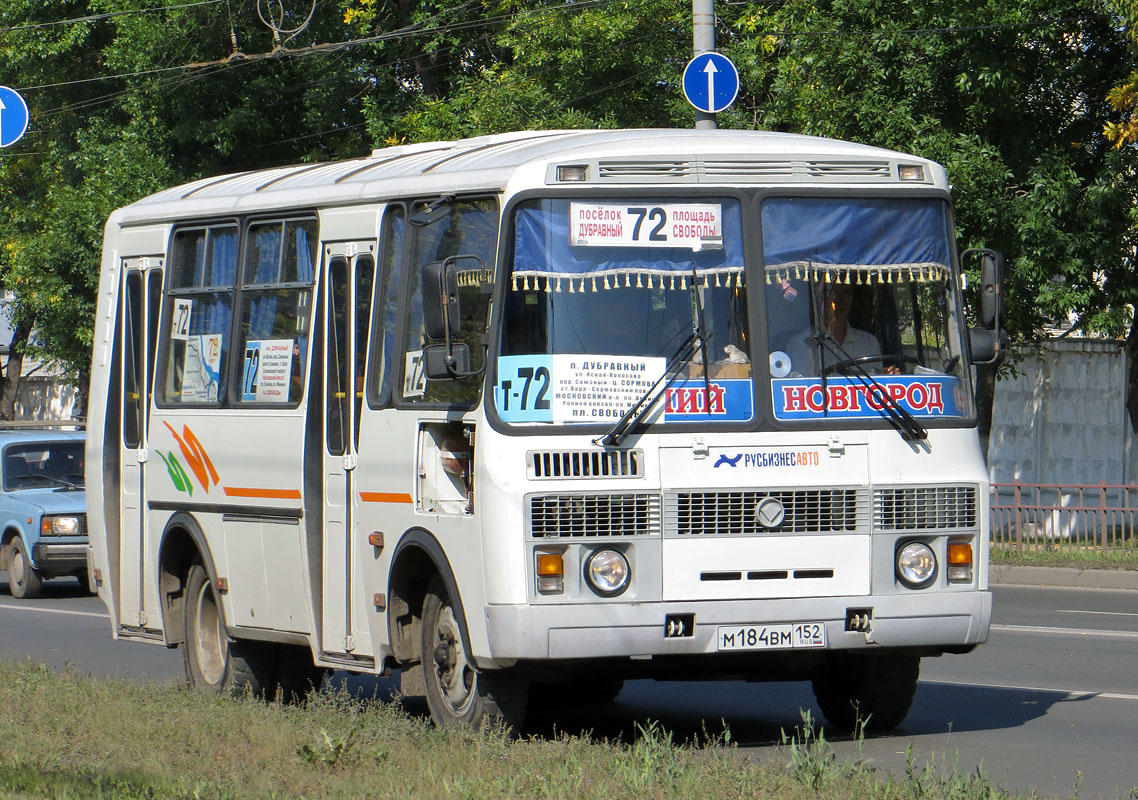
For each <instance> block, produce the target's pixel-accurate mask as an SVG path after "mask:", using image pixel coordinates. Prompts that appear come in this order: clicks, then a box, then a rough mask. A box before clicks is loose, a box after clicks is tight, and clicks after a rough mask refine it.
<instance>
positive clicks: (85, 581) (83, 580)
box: [75, 569, 95, 594]
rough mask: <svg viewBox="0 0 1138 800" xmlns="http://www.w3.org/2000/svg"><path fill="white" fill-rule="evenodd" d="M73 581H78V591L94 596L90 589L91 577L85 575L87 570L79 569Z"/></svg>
mask: <svg viewBox="0 0 1138 800" xmlns="http://www.w3.org/2000/svg"><path fill="white" fill-rule="evenodd" d="M75 579H76V580H77V581H79V588H80V589H82V590H83V591H84V592H86V593H87V594H95V591H93V589H92V587H91V576H90V575H89V574H88V573H87V570H85V569H81V570H79V571H78V572H76V573H75Z"/></svg>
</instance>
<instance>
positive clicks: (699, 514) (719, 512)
mask: <svg viewBox="0 0 1138 800" xmlns="http://www.w3.org/2000/svg"><path fill="white" fill-rule="evenodd" d="M768 497H773V498H775V499H777V500H778V501H779V503H781V505H782V508H783V516H782V519H781V521H780V522H779V523H778V524H776V525H774V526H773V527H767V526H765V525H763V524H761V523H760V522H759V519H758V514H757V513H756V511H757V508H758V505H759V503H760V502H761V501H763V500H764V499H766V498H768ZM860 519H862V513H861V509H860V508H859V493H858V491H857V490H856V489H788V490H785V491H766V490H764V491H750V492H674V493H670V494H669V495H668V499H667V508H666V513H665V528H666V530H667V531H668V533H669V534H676V535H679V536H707V535H714V536H732V535H735V536H739V535H752V534H760V535H761V534H771V533H831V532H843V533H844V532H849V531H856V530H857V529H858V521H859V520H860ZM867 521H868V520H867Z"/></svg>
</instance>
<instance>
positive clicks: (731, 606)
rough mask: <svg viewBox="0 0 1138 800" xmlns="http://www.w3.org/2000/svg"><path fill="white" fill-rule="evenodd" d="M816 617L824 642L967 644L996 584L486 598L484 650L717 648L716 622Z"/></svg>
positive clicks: (984, 618) (494, 655)
mask: <svg viewBox="0 0 1138 800" xmlns="http://www.w3.org/2000/svg"><path fill="white" fill-rule="evenodd" d="M849 609H872V611H873V622H872V625H871V627H870V629H869V631H868V632H865V633H862V632H851V631H847V630H846V615H847V611H848V610H849ZM678 614H694V615H695V627H694V629H693V630H692V635H690V636H685V637H681V638H668V637H666V636H665V617H666V616H667V615H678ZM796 622H822V623H824V624H825V626H826V639H827V642H828V645H827V647H828V649H830V650H856V649H862V650H864V649H869V648H917V649H923V650H927V651H947V650H959V649H966V648H968V647H970V646H973V645H976V644H980V643H982V642H985V641H987V639H988V628H989V626H990V625H991V622H992V594H991V592H986V591H968V592H939V593H936V592H933V593H928V594H916V593H914V594H905V595H889V596H878V597H872V596H871V597H866V596H851V597H822V598H794V599H784V600H732V601H729V602H725V601H722V600H715V601H700V602H675V603H619V602H614V603H591V604H574V605H559V606H552V605H542V606H536V605H524V606H489V607H488V608H487V609H486V624H487V633H488V636H489V643H490V651H491V652H490V660H491V661H493V662H498V663H508V662H511V661H515V660H531V659H532V660H547V659H582V658H613V657H615V658H620V657H625V658H628V657H638V656H639V657H645V656H691V655H700V654H714V653H716V652H717V648H716V645H717V642H716V628H717V627H718V626H719V625H728V626H730V625H755V624H764V625H770V624H778V623H796Z"/></svg>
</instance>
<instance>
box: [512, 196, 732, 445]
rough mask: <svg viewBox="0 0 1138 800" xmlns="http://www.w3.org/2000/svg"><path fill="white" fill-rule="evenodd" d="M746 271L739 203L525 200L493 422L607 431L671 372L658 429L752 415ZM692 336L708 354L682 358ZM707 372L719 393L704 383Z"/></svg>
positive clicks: (518, 218)
mask: <svg viewBox="0 0 1138 800" xmlns="http://www.w3.org/2000/svg"><path fill="white" fill-rule="evenodd" d="M743 264H744V261H743V235H742V219H741V211H740V205H739V203H738V201H736V200H734V199H725V198H698V199H691V200H685V199H678V198H670V199H662V198H651V197H646V198H638V199H636V200H625V199H621V200H602V199H598V200H596V201H590V200H567V199H541V200H532V201H529V202H526V203H523V204H521V205H520V206H519V207H518V208H517V209H516V211H515V213H514V238H513V264H512V272H511V274H510V277H509V279H508V280H509V285H508V287H507V291H506V302H505V309H504V312H503V323H502V329H501V341H500V344H499V351H498V361H497V365H496V366H497V377H496V383H495V387H494V388H495V392H494V394H495V404H496V409H497V412H498V415H499V416H500V417H501V418H502V419H503V420H505V421H507V422H513V423H551V422H552V423H594V424H595V423H604V422H608V423H612V422H614V421H615V420H617V419H619V418H620V416H621V415H622V414H624V413H625V412H626V411H627V410H628V409H629V408H630V407H632V406H633V405H634V404H635V403H636V402H637V401H638V400H639V399H640V398H641V397H642V396H643V395H644V394H645V392H646V391H647V390H649V389H650V388H651V387H652V386H653V384H654V383H656V382H657V381H658V380H659V379H661V377H662V376H664V375H665V373H667V371H668V370H669V368H674V369H678V370H679V372H678V374H677V375H676V376H675V380H673V381H672V382H671V384H670V385H669V386H667V387H664V386H660V389H661V393H662V394H663V398H664V402H662V403H659V404H657V406H656V408H655V409H654V413H655V414H656V415H657V416H656V417H654V420H655V421H665V422H689V421H704V422H706V421H708V420H709V419H715V420H735V421H744V420H748V419H750V418H751V417H752V415H753V399H752V398H753V392H752V389H751V381H750V377H751V356H750V336H749V333H748V330H747V294H746V281H745V279H744V271H743ZM693 332H698V333H699V334H700V336H701V337H702V339H703V342H704V345H703V346H702V347H697V349H696V351H695V353H694V356H693V357H691V358H687V359H683V358H681V357H680V351H681V350H683V349H684V345H685V343H688V342H689V341H690V339H691V337H692V334H693ZM681 362H683V363H681ZM705 363H707V364H710V380H711V381H714V383H710V382H708V381H705V379H704V376H705V370H704V364H705ZM680 367H682V369H679V368H680Z"/></svg>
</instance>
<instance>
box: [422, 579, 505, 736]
mask: <svg viewBox="0 0 1138 800" xmlns="http://www.w3.org/2000/svg"><path fill="white" fill-rule="evenodd" d="M420 652H421V654H422V659H423V676H424V679H425V683H426V689H427V707H428V708H429V709H430V711H431V718H432V719H433V720H434V721H435V724H436V725H439V726H440V727H453V726H462V725H465V726H469V727H473V728H478V727H480V726H482V725H487V724H490V725H493V724H503V725H506V726H508V727H513V726H516V725H518V724H520V723H521V721H522V719H523V718H524V717H525V712H526V700H527V690H528V686H527V684H526V682H525V681H523V680H518V679H511V676H510V674H509V673H506V672H501V671H498V672H489V671H480V670H478V669H477V668H476V667H475V666H474V663H473V662H472V661H471V659H470V654H469V653H467V652H466V647H465V646H464V645H463V642H462V631H461V628H460V626H459V622H458V617H457V616H456V613H455V606H454V603H453V602H452V601H451V599H450V596H449V595H448V593H447V590H446V587H445V586H444V585H443V583H442V581H441V580H438V579H437V578H436V579H435V580H434V581H432V582H431V585H430V587H429V588H428V589H427V595H426V598H425V599H424V601H423V625H422V638H421V649H420Z"/></svg>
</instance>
